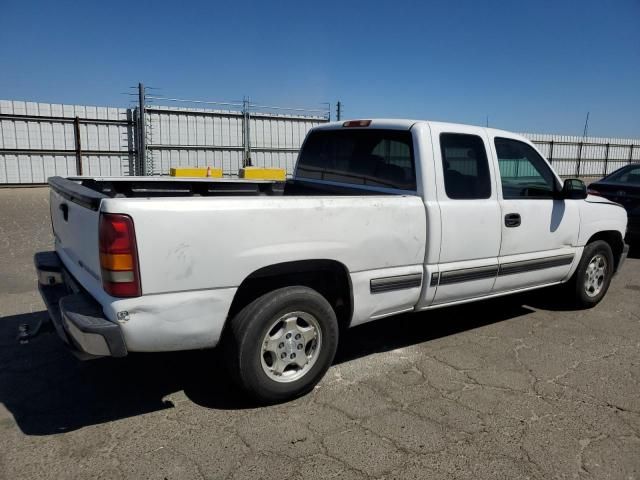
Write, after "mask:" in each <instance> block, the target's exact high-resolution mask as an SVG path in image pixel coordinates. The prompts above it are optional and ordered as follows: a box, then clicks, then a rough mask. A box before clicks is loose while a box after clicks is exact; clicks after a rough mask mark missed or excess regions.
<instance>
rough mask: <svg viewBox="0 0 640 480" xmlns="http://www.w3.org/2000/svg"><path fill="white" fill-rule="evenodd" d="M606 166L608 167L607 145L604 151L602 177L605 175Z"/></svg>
mask: <svg viewBox="0 0 640 480" xmlns="http://www.w3.org/2000/svg"><path fill="white" fill-rule="evenodd" d="M608 166H609V144H608V143H607V148H606V149H605V151H604V172H603V173H602V176H603V177H604V176H605V175H606V174H607V171H608Z"/></svg>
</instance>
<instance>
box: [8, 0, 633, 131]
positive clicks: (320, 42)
mask: <svg viewBox="0 0 640 480" xmlns="http://www.w3.org/2000/svg"><path fill="white" fill-rule="evenodd" d="M639 25H640V0H611V1H609V2H605V1H592V0H582V1H562V0H557V1H536V2H522V1H512V2H507V1H504V2H498V1H486V2H485V1H472V0H462V1H443V2H429V1H422V2H412V1H400V0H396V1H384V2H379V1H372V0H370V1H347V0H342V1H328V0H323V1H315V2H306V1H302V0H298V1H291V2H276V1H263V2H257V1H256V2H249V1H245V2H240V1H235V2H232V1H229V2H212V1H202V2H189V1H182V2H175V1H174V2H165V1H160V0H158V1H155V2H142V1H128V2H120V1H116V0H108V1H84V2H80V1H77V2H66V1H48V2H44V1H35V0H32V1H25V0H0V66H1V67H0V98H3V99H21V100H34V101H43V102H55V103H76V104H93V105H113V106H121V105H127V104H128V102H129V97H127V96H125V95H122V92H126V91H128V87H129V86H131V85H135V84H136V83H137V82H139V81H142V82H144V83H146V84H148V85H152V86H155V87H160V88H161V89H162V90H160V91H159V92H160V93H161V94H163V95H167V96H176V97H182V98H199V99H210V100H237V99H242V97H243V96H245V95H249V96H251V98H252V100H255V101H257V102H261V103H262V102H267V103H269V104H280V105H287V106H289V105H308V106H314V105H315V106H317V105H318V104H319V103H320V102H328V101H330V102H331V103H332V104H335V102H336V100H341V101H342V102H343V104H344V111H345V115H346V116H348V117H351V118H355V117H365V118H366V117H404V118H407V117H408V118H427V119H436V120H447V121H457V122H464V123H472V124H481V125H483V124H484V123H485V121H486V117H487V116H488V117H489V124H490V125H491V126H495V127H500V128H506V129H509V130H515V131H527V132H553V133H565V134H582V129H583V126H584V118H585V115H586V113H587V111H590V112H591V114H590V121H589V133H590V134H592V135H603V136H604V135H611V136H619V137H626V136H632V137H640V26H639Z"/></svg>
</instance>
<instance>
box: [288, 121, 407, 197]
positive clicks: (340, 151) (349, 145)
mask: <svg viewBox="0 0 640 480" xmlns="http://www.w3.org/2000/svg"><path fill="white" fill-rule="evenodd" d="M411 142H412V139H411V133H410V132H409V131H399V130H380V129H370V130H355V129H347V128H345V129H342V130H318V131H315V132H311V133H310V134H309V136H308V138H307V140H306V141H305V143H304V146H303V147H302V151H301V152H300V157H299V159H298V167H297V169H296V178H297V179H300V180H305V179H308V180H324V181H332V182H339V183H345V184H350V185H368V186H375V187H385V188H393V189H398V190H411V191H415V190H416V173H415V164H414V158H413V147H412V143H411Z"/></svg>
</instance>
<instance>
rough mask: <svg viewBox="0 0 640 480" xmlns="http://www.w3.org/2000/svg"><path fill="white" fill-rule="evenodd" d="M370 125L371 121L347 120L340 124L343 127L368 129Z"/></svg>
mask: <svg viewBox="0 0 640 480" xmlns="http://www.w3.org/2000/svg"><path fill="white" fill-rule="evenodd" d="M369 125H371V120H349V121H348V122H344V123H343V124H342V126H343V127H368V126H369Z"/></svg>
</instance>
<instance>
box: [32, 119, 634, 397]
mask: <svg viewBox="0 0 640 480" xmlns="http://www.w3.org/2000/svg"><path fill="white" fill-rule="evenodd" d="M49 184H50V187H51V202H50V206H51V220H52V226H53V232H54V236H55V251H52V252H41V253H39V254H37V255H36V257H35V264H36V269H37V272H38V279H39V288H40V291H41V293H42V296H43V298H44V301H45V303H46V305H47V308H48V310H49V313H50V317H51V318H52V321H53V324H54V325H55V327H56V330H57V332H58V334H59V335H60V336H61V337H62V339H63V340H64V341H65V342H66V343H68V344H69V346H70V347H71V348H72V349H73V350H75V352H76V353H78V354H82V355H83V356H84V357H88V356H91V357H95V356H113V357H121V356H125V355H127V353H128V352H161V351H171V350H187V349H201V348H210V347H215V346H216V345H218V344H219V343H220V344H221V346H222V347H223V348H224V349H225V358H226V361H227V363H228V365H229V367H230V370H231V372H232V375H233V377H234V378H235V379H236V380H237V382H238V384H239V385H240V386H241V387H242V388H244V389H245V390H246V391H247V392H248V393H250V394H251V395H253V396H254V397H256V398H258V399H260V400H262V401H281V400H284V399H287V398H291V397H294V396H296V395H300V394H303V393H305V392H307V391H309V390H310V389H311V388H312V387H313V386H314V385H315V384H316V383H317V382H318V381H319V380H320V379H321V378H322V376H323V375H324V373H325V372H326V371H327V369H328V368H329V366H330V365H331V362H332V360H333V357H334V354H335V351H336V346H337V344H338V337H339V332H340V331H341V329H342V328H347V327H351V326H354V325H359V324H362V323H365V322H370V321H372V320H376V319H379V318H383V317H387V316H389V315H395V314H398V313H401V312H417V311H422V310H429V309H433V308H440V307H444V306H448V305H454V304H459V303H463V302H472V301H477V300H482V299H486V298H490V297H496V296H499V295H506V294H510V293H516V292H522V291H525V290H530V289H535V288H541V287H547V286H550V285H556V284H561V283H568V284H569V285H570V286H569V287H568V288H566V289H565V292H567V293H568V294H569V295H571V296H572V297H575V302H576V305H577V306H578V307H590V306H593V305H595V304H597V303H598V302H599V301H600V300H601V299H602V297H603V296H604V294H605V293H606V291H607V288H608V287H609V283H610V281H611V278H612V275H613V274H614V272H615V271H616V270H617V269H619V268H620V265H621V264H622V262H623V261H624V259H625V257H626V253H627V250H628V247H627V246H626V245H625V243H624V236H625V230H626V224H627V214H626V212H625V210H624V209H623V208H621V207H620V206H618V205H617V204H615V203H612V202H609V201H607V200H606V199H603V198H602V197H591V196H589V197H588V196H587V193H586V189H585V186H584V184H583V183H582V182H581V181H580V180H567V181H565V182H564V184H563V183H562V182H561V181H560V179H559V177H558V176H557V175H556V174H555V173H554V171H553V170H552V169H551V167H550V165H549V164H548V162H547V161H546V160H545V159H544V158H543V157H542V155H540V153H539V152H538V151H537V150H536V148H535V147H534V146H533V145H532V144H531V143H530V142H529V141H528V140H527V139H525V138H523V137H521V136H519V135H516V134H513V133H509V132H505V131H500V130H494V129H489V128H480V127H473V126H466V125H455V124H446V123H438V122H428V121H413V120H353V121H347V122H344V123H330V124H326V125H323V126H320V127H317V128H314V129H313V130H311V131H310V132H309V134H308V135H307V138H306V140H305V142H304V145H303V147H302V149H301V151H300V154H299V157H298V162H297V166H296V169H295V173H294V176H293V179H292V180H290V181H288V182H286V183H273V182H266V181H265V182H249V181H240V180H230V179H229V180H214V179H167V178H149V177H146V178H141V177H139V178H135V177H127V178H70V179H63V178H60V177H53V178H51V179H50V180H49ZM23 333H24V332H23Z"/></svg>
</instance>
